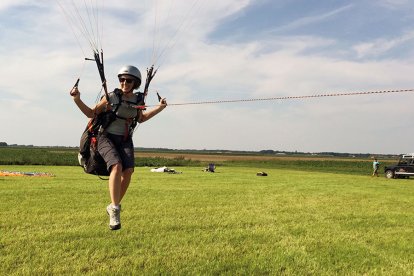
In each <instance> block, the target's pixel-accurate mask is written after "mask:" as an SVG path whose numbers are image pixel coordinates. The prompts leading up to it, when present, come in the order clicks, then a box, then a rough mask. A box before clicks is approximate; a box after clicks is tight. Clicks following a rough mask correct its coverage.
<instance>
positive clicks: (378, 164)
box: [372, 158, 380, 177]
mask: <svg viewBox="0 0 414 276" xmlns="http://www.w3.org/2000/svg"><path fill="white" fill-rule="evenodd" d="M379 166H380V162H378V160H377V158H374V162H373V163H372V168H373V170H374V172H373V173H372V176H377V177H378V176H379V175H378V169H379Z"/></svg>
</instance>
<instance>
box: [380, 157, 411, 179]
mask: <svg viewBox="0 0 414 276" xmlns="http://www.w3.org/2000/svg"><path fill="white" fill-rule="evenodd" d="M384 173H385V177H386V178H409V177H410V176H414V153H410V154H404V155H402V156H401V157H400V159H399V160H398V164H396V165H390V166H385V167H384Z"/></svg>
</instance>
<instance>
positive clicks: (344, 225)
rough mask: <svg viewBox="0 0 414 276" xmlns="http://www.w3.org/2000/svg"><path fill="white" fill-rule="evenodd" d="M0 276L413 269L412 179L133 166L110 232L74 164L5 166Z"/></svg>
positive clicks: (101, 203) (0, 185)
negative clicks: (41, 174) (11, 173)
mask: <svg viewBox="0 0 414 276" xmlns="http://www.w3.org/2000/svg"><path fill="white" fill-rule="evenodd" d="M1 169H9V170H24V171H46V172H50V173H54V174H55V175H56V177H54V178H31V177H14V178H13V177H3V178H0V194H1V199H2V200H1V201H0V215H1V218H2V220H1V222H0V227H1V238H0V253H1V254H0V268H1V270H0V274H3V275H10V274H27V275H29V274H30V275H31V274H71V275H76V274H91V275H109V274H110V275H112V274H117V275H129V274H145V275H147V274H149V275H153V274H168V275H188V274H190V275H194V274H195V275H200V274H204V275H205V274H207V275H211V274H225V275H240V274H241V275H263V274H272V275H309V274H313V275H337V274H339V275H343V274H347V275H361V274H365V275H412V274H413V271H414V263H413V260H414V231H413V227H412V225H413V224H414V205H413V200H414V182H413V181H412V180H394V179H392V180H388V179H385V178H382V177H380V178H372V177H369V176H355V175H345V174H331V173H315V172H300V171H294V170H287V169H286V170H280V169H268V170H267V172H268V174H269V176H267V177H257V176H256V172H257V171H258V170H259V169H261V168H255V167H219V168H218V169H217V170H218V172H217V173H214V174H213V173H203V172H201V167H200V168H197V167H182V168H176V169H177V170H179V171H183V173H182V174H175V175H171V174H164V173H160V174H157V173H150V172H149V168H137V169H136V173H135V175H134V178H133V180H132V183H131V187H130V190H129V191H128V194H127V196H126V198H125V199H124V201H123V203H122V207H123V212H122V229H121V230H119V231H115V232H114V231H110V230H108V226H107V224H108V218H107V215H106V213H105V206H106V205H107V204H108V200H109V199H108V192H107V183H106V181H101V180H99V179H98V178H96V177H94V176H90V175H86V174H83V173H82V171H81V169H80V168H79V167H20V166H17V167H8V166H2V167H1Z"/></svg>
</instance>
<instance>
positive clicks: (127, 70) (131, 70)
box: [118, 65, 142, 89]
mask: <svg viewBox="0 0 414 276" xmlns="http://www.w3.org/2000/svg"><path fill="white" fill-rule="evenodd" d="M121 75H128V76H132V77H134V78H136V79H137V81H136V82H135V85H134V89H137V88H138V87H139V86H140V85H141V82H142V77H141V72H140V71H139V70H138V68H137V67H135V66H132V65H125V66H123V67H122V68H121V69H120V70H119V72H118V78H119V77H120V76H121Z"/></svg>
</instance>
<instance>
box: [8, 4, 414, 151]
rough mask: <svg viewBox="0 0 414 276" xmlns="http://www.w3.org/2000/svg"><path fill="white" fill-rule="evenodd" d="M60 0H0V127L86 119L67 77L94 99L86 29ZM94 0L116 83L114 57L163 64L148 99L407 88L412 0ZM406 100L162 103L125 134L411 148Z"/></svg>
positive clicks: (20, 140)
mask: <svg viewBox="0 0 414 276" xmlns="http://www.w3.org/2000/svg"><path fill="white" fill-rule="evenodd" d="M75 2H76V3H78V4H79V3H83V1H79V0H75ZM91 2H93V1H91ZM59 3H61V4H62V5H64V7H65V9H66V10H67V11H70V7H71V6H70V5H67V3H70V1H66V0H56V1H36V2H35V3H33V1H25V0H15V1H8V0H4V1H2V3H0V32H1V35H0V45H1V47H0V60H2V65H1V66H0V73H1V74H2V78H1V79H0V93H1V95H2V97H1V98H0V104H1V106H2V107H3V108H1V109H0V116H1V118H3V119H2V131H1V132H0V141H4V142H7V143H9V144H33V145H38V146H42V145H47V146H54V145H63V146H76V145H77V144H78V142H79V136H80V134H81V132H82V130H83V128H84V126H85V124H86V122H87V119H86V118H85V117H84V116H83V114H81V112H80V111H79V110H77V108H76V106H75V105H74V103H73V102H72V99H71V97H70V96H68V91H69V90H70V88H71V87H72V86H73V84H74V82H75V81H76V79H77V78H78V77H79V76H80V77H81V82H80V90H81V93H82V98H83V100H84V101H85V102H86V103H87V104H89V105H90V106H93V105H94V103H95V99H96V97H97V95H98V93H99V77H98V74H97V70H96V67H95V66H94V64H93V63H91V62H85V61H84V60H83V59H84V57H85V56H90V55H91V49H90V48H89V45H88V43H87V42H86V40H85V39H84V38H83V37H82V36H80V35H78V38H76V37H77V36H75V35H74V34H73V32H72V30H71V26H72V25H75V24H71V23H70V22H68V21H67V20H66V19H65V16H64V14H63V13H62V10H61V8H60V7H59V5H58V4H59ZM65 3H66V4H65ZM100 3H104V4H103V5H102V6H101V5H99V14H98V16H97V17H98V18H99V24H98V25H99V30H101V32H100V33H101V38H102V47H103V49H104V52H105V63H106V75H107V79H108V83H109V87H110V88H112V89H113V88H116V87H117V85H118V84H117V80H116V72H117V70H118V69H119V68H120V67H121V66H122V65H124V64H133V65H136V66H138V67H139V68H140V69H141V71H142V72H143V74H144V75H145V69H146V68H147V67H148V66H150V65H151V64H152V62H154V61H155V63H156V66H160V68H159V72H158V74H157V76H156V78H155V79H154V82H153V84H152V88H151V89H152V90H151V93H152V94H150V95H149V97H148V104H154V103H155V100H156V96H155V90H156V91H159V93H160V94H161V95H162V96H165V97H166V98H167V100H168V102H169V103H182V102H193V101H205V100H233V99H248V98H266V97H280V96H300V95H312V94H320V93H337V92H364V91H378V90H394V89H411V88H414V80H413V78H412V74H413V72H414V70H413V69H414V68H413V67H414V65H413V64H414V62H413V61H414V51H413V49H414V47H413V46H414V12H413V11H414V3H412V1H405V0H395V1H393V0H379V1H364V0H361V1H309V0H308V1H305V0H295V1H275V0H273V1H267V0H257V1H249V0H237V1H233V0H224V1H223V0H221V1H218V0H210V1H206V0H188V1H185V0H175V1H171V0H153V1H150V0H147V1H132V0H129V1H117V2H116V3H112V2H110V1H103V2H102V1H101V2H100ZM79 7H80V9H83V4H79ZM82 14H83V15H84V16H85V13H83V11H82ZM102 22H103V24H101V23H102ZM155 22H156V23H155ZM176 34H177V36H176ZM164 50H165V51H164ZM154 52H156V53H158V54H160V55H161V58H159V59H154V58H153V54H152V53H154ZM413 100H414V94H413V93H398V94H386V95H375V96H374V95H372V96H353V97H338V98H331V97H329V98H318V99H307V100H283V101H272V102H255V103H234V104H216V105H198V106H170V107H168V108H167V109H166V110H165V111H164V112H163V113H161V114H160V115H159V116H157V117H156V118H154V119H153V120H151V121H149V122H147V123H144V124H142V125H141V126H140V127H139V128H138V130H137V131H136V133H135V134H134V142H135V146H141V147H164V148H176V149H229V150H262V149H273V150H287V151H290V150H292V151H294V150H297V151H305V152H320V151H336V152H355V153H360V152H363V153H368V152H369V153H406V152H414V146H412V144H411V141H410V139H409V138H408V137H412V136H413V135H414V129H413V127H412V125H413V124H412V119H411V117H412V115H413V114H412V111H411V103H412V102H413Z"/></svg>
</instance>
